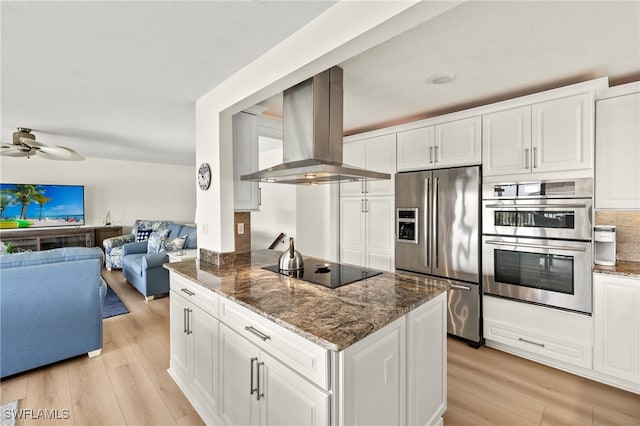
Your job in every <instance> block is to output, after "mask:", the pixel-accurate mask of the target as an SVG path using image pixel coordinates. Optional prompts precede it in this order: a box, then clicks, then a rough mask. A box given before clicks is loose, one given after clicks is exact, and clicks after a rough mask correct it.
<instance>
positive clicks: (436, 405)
mask: <svg viewBox="0 0 640 426" xmlns="http://www.w3.org/2000/svg"><path fill="white" fill-rule="evenodd" d="M446 300H447V299H446V294H441V295H440V296H438V297H437V298H436V300H433V301H431V302H429V303H426V304H425V305H423V306H421V307H420V308H418V309H416V310H414V311H411V312H410V313H409V314H408V315H407V392H408V394H407V424H410V425H434V424H438V423H439V422H438V419H440V418H441V417H442V415H443V414H444V412H445V411H446V409H447V333H446V329H447V322H446V321H447V306H446Z"/></svg>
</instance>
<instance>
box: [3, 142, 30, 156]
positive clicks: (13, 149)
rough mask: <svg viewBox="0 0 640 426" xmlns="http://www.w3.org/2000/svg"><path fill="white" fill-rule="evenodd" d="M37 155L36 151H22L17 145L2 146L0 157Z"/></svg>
mask: <svg viewBox="0 0 640 426" xmlns="http://www.w3.org/2000/svg"><path fill="white" fill-rule="evenodd" d="M35 153H36V151H35V149H32V150H30V151H21V150H19V149H18V148H17V146H16V145H9V144H2V145H1V146H0V155H2V156H4V157H29V156H31V155H34V154H35Z"/></svg>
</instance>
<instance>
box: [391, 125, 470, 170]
mask: <svg viewBox="0 0 640 426" xmlns="http://www.w3.org/2000/svg"><path fill="white" fill-rule="evenodd" d="M481 125H482V119H481V118H480V117H471V118H465V119H461V120H455V121H451V122H447V123H441V124H436V125H434V126H427V127H421V128H418V129H412V130H406V131H402V132H398V134H397V151H398V152H397V169H398V171H399V172H402V171H410V170H427V169H433V168H442V167H455V166H466V165H473V164H480V162H481V161H482V149H481V147H482V143H481V136H482V133H481V130H480V129H481Z"/></svg>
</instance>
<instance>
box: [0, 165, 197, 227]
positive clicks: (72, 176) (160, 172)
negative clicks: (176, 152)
mask: <svg viewBox="0 0 640 426" xmlns="http://www.w3.org/2000/svg"><path fill="white" fill-rule="evenodd" d="M195 176H196V172H195V166H177V165H170V164H157V163H140V162H132V161H121V160H107V159H98V158H87V159H85V160H84V161H52V160H45V159H42V158H39V157H33V158H28V159H27V158H10V157H2V158H1V159H0V181H2V182H3V183H32V184H65V185H84V186H85V189H84V196H85V218H86V224H87V225H91V226H96V225H102V224H103V221H104V218H105V215H106V214H107V211H109V210H110V211H111V221H112V224H114V225H122V226H127V227H130V226H131V225H133V222H134V221H135V220H136V219H165V220H172V221H174V222H179V223H193V222H194V217H195V206H196V194H195V192H196V185H195Z"/></svg>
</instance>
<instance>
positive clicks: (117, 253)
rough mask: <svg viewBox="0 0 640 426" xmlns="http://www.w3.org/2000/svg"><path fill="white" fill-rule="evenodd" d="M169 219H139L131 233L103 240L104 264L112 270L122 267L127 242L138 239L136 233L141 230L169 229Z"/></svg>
mask: <svg viewBox="0 0 640 426" xmlns="http://www.w3.org/2000/svg"><path fill="white" fill-rule="evenodd" d="M171 223H172V222H171V221H168V220H142V219H138V220H136V222H135V223H134V224H133V228H131V233H129V234H126V235H121V236H119V237H112V238H107V239H106V240H104V241H103V242H102V245H103V246H104V255H105V258H104V266H105V267H106V268H107V269H108V270H109V271H110V270H112V269H122V255H123V252H122V246H123V245H124V244H126V243H133V242H135V241H136V234H137V233H138V231H139V230H145V229H146V230H149V229H150V230H152V231H158V230H161V229H167V227H168V226H169V225H170V224H171Z"/></svg>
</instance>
